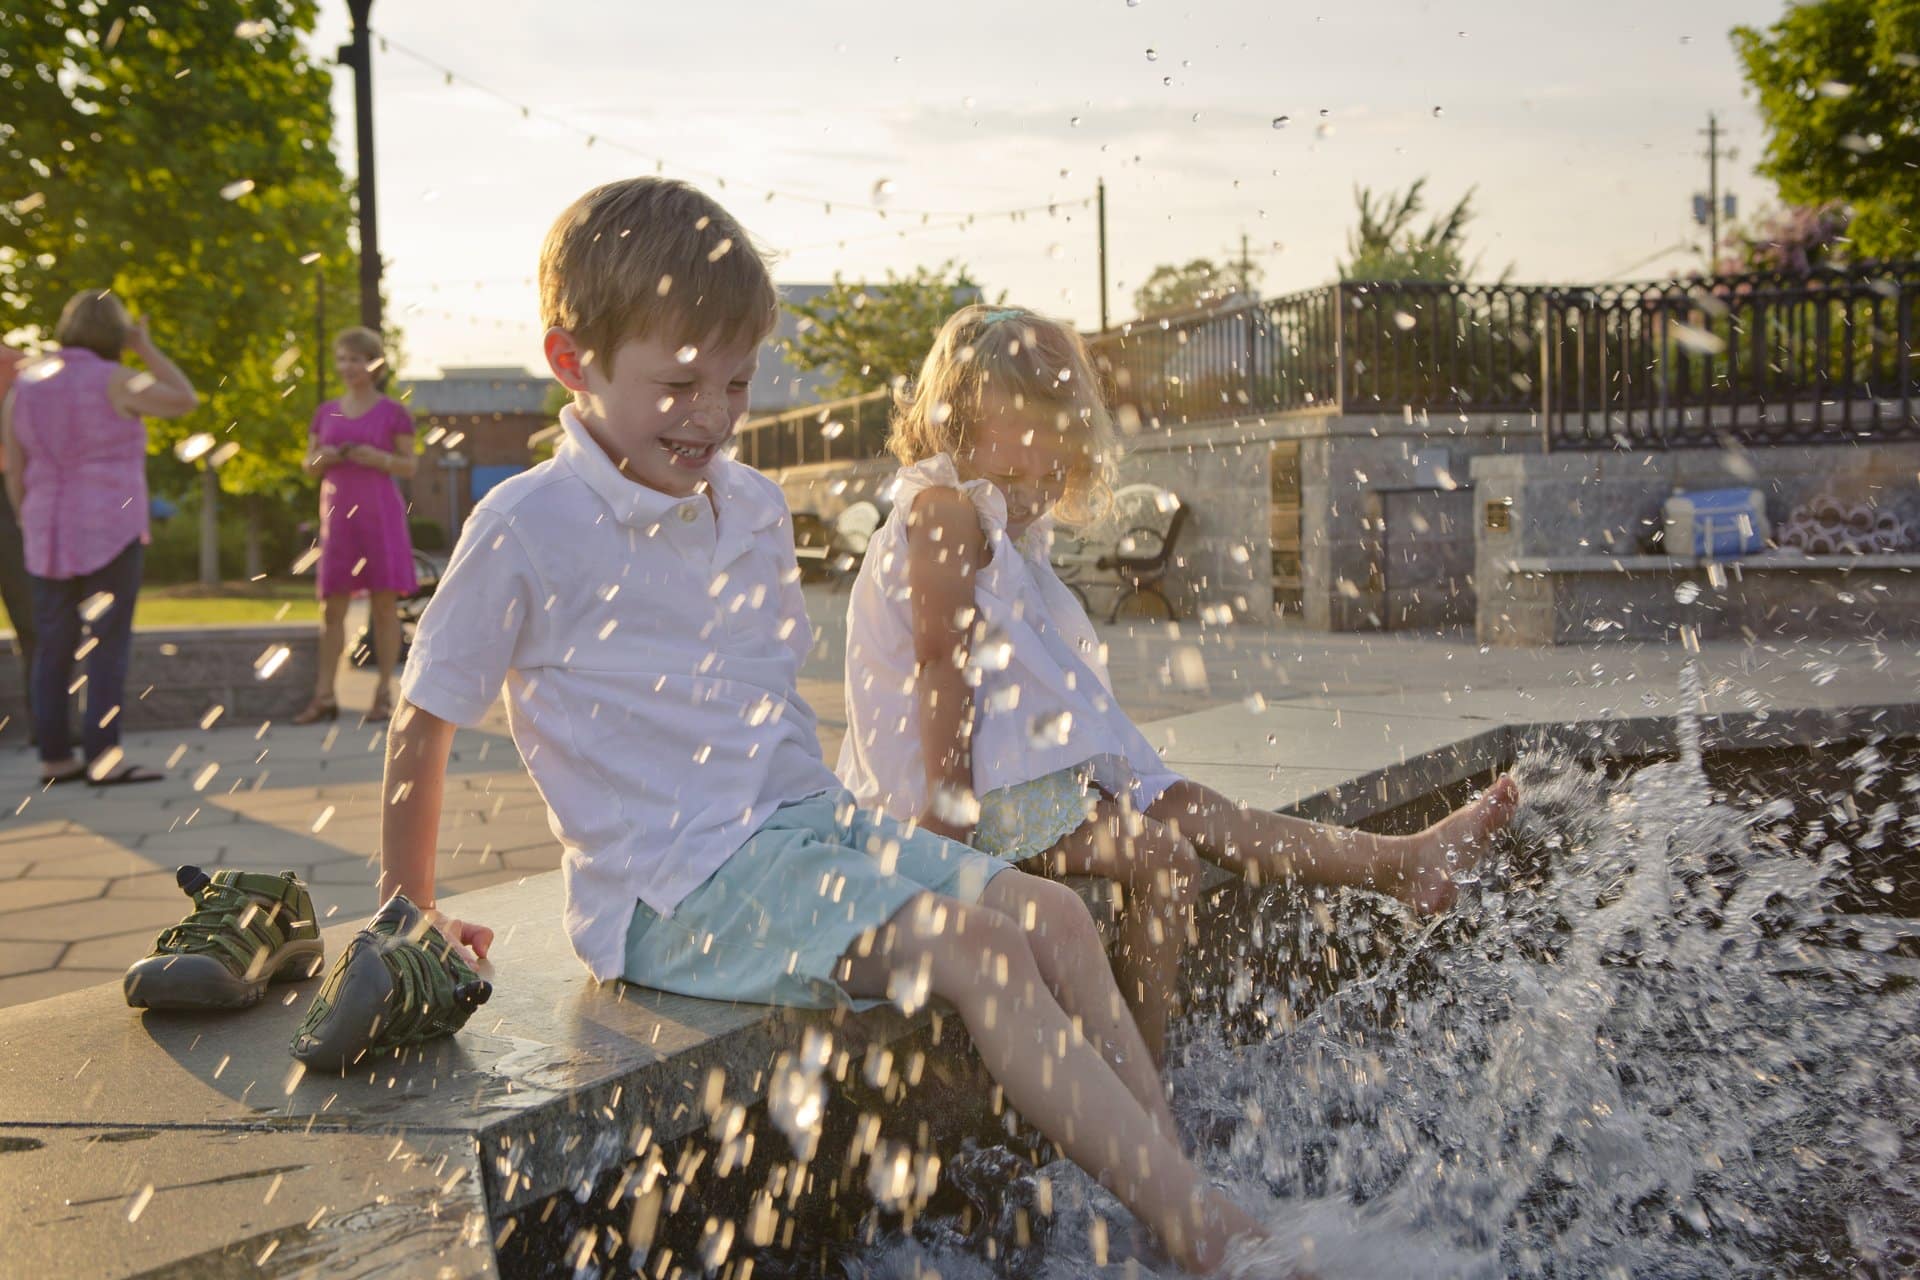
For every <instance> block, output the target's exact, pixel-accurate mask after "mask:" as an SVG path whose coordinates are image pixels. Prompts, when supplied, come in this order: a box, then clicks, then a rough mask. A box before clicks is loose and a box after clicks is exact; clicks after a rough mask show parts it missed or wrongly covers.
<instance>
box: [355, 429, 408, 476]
mask: <svg viewBox="0 0 1920 1280" xmlns="http://www.w3.org/2000/svg"><path fill="white" fill-rule="evenodd" d="M346 456H347V460H348V461H349V462H357V463H359V464H360V465H361V466H363V467H372V468H373V469H374V470H376V471H384V472H386V473H387V474H388V475H390V476H398V477H399V478H400V479H402V480H405V479H408V478H409V477H411V476H412V475H413V473H414V471H415V469H416V468H417V467H418V466H419V458H418V456H417V455H416V454H415V453H414V451H413V423H412V419H408V423H407V429H406V430H405V431H396V432H394V433H393V450H392V452H388V451H387V450H385V449H380V448H376V447H375V446H373V445H370V444H356V445H351V446H349V447H348V449H347V454H346Z"/></svg>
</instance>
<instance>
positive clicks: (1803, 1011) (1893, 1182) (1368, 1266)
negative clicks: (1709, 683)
mask: <svg viewBox="0 0 1920 1280" xmlns="http://www.w3.org/2000/svg"><path fill="white" fill-rule="evenodd" d="M1689 689H1691V691H1692V692H1691V693H1689V692H1688V690H1689ZM1683 694H1684V695H1686V702H1687V703H1688V704H1689V705H1692V704H1694V703H1695V702H1697V694H1698V682H1697V679H1695V680H1693V681H1692V682H1691V683H1690V684H1689V683H1687V682H1684V681H1683ZM1680 747H1681V753H1680V758H1679V759H1678V760H1676V761H1673V762H1669V763H1662V764H1655V765H1652V766H1649V767H1647V768H1643V769H1641V770H1639V771H1637V772H1636V773H1633V774H1632V775H1630V776H1628V777H1626V778H1625V779H1623V780H1621V781H1619V782H1613V781H1610V780H1609V779H1608V778H1606V777H1605V776H1604V775H1602V774H1600V773H1597V772H1594V771H1592V770H1589V769H1587V768H1585V767H1583V766H1580V765H1578V764H1576V763H1574V762H1572V761H1570V760H1567V759H1565V758H1561V757H1555V756H1549V755H1545V754H1537V755H1532V756H1529V757H1527V758H1526V759H1524V760H1523V761H1522V762H1521V763H1520V765H1519V766H1518V767H1517V768H1516V773H1517V774H1518V775H1519V777H1520V781H1521V784H1522V788H1523V795H1524V799H1523V804H1522V808H1521V811H1520V813H1519V815H1518V816H1517V818H1516V820H1515V824H1514V827H1513V830H1512V832H1511V834H1510V837H1509V838H1507V839H1505V840H1504V841H1503V844H1502V848H1501V849H1500V850H1499V851H1497V852H1496V854H1495V855H1494V856H1492V857H1491V858H1489V860H1488V862H1487V863H1486V864H1485V865H1483V866H1482V867H1481V868H1480V869H1479V873H1478V875H1477V876H1476V877H1474V878H1473V882H1472V883H1470V884H1468V885H1466V886H1464V887H1463V894H1462V901H1461V903H1460V905H1459V906H1458V908H1457V909H1456V910H1455V911H1454V912H1452V913H1451V914H1449V915H1446V916H1443V917H1440V918H1438V919H1436V920H1434V921H1432V922H1428V923H1423V924H1417V925H1416V924H1411V923H1410V922H1409V921H1408V920H1407V918H1406V917H1404V916H1399V915H1396V914H1393V913H1392V912H1391V909H1390V908H1388V907H1385V906H1383V905H1382V904H1381V903H1380V901H1379V900H1377V899H1374V898H1371V897H1369V896H1367V895H1360V894H1350V895H1342V896H1336V897H1332V898H1328V899H1326V900H1325V902H1324V904H1323V906H1322V909H1319V910H1315V911H1312V912H1301V913H1297V914H1293V915H1275V914H1271V913H1269V914H1267V915H1265V916H1264V917H1261V918H1260V920H1257V921H1256V923H1255V924H1254V926H1253V928H1252V929H1251V931H1250V934H1249V938H1250V941H1251V946H1250V947H1249V948H1248V952H1249V954H1248V955H1246V956H1243V957H1241V958H1240V960H1241V964H1242V969H1243V972H1242V973H1240V974H1239V975H1237V976H1236V977H1235V978H1234V979H1233V980H1231V981H1229V982H1227V983H1225V984H1223V991H1224V994H1225V996H1226V999H1225V1002H1224V1003H1225V1006H1226V1011H1225V1013H1224V1014H1222V1013H1219V1012H1216V1013H1215V1014H1214V1015H1210V1016H1209V1017H1208V1018H1206V1019H1205V1020H1203V1021H1201V1022H1199V1023H1198V1024H1197V1025H1196V1026H1195V1027H1194V1028H1193V1030H1192V1034H1191V1038H1190V1040H1189V1041H1188V1042H1187V1043H1186V1044H1185V1046H1184V1049H1183V1052H1182V1053H1181V1054H1180V1060H1179V1063H1178V1065H1177V1066H1176V1067H1175V1068H1174V1069H1173V1070H1172V1071H1171V1073H1170V1076H1171V1084H1172V1094H1173V1099H1174V1105H1175V1110H1176V1113H1177V1114H1178V1116H1179V1118H1180V1121H1181V1124H1182V1126H1183V1128H1184V1129H1186V1130H1187V1137H1188V1139H1189V1141H1190V1143H1191V1144H1192V1146H1193V1148H1194V1149H1195V1150H1196V1152H1197V1157H1198V1159H1199V1160H1200V1161H1201V1162H1202V1164H1203V1165H1205V1166H1206V1168H1207V1171H1208V1173H1209V1174H1210V1175H1211V1176H1212V1177H1213V1178H1214V1179H1215V1180H1216V1181H1218V1182H1220V1183H1221V1184H1223V1185H1225V1186H1227V1187H1228V1188H1230V1189H1231V1190H1232V1192H1233V1193H1234V1194H1235V1195H1236V1196H1237V1197H1238V1198H1239V1199H1240V1200H1241V1201H1242V1203H1244V1204H1247V1205H1249V1206H1250V1207H1253V1208H1254V1209H1255V1211H1256V1212H1257V1213H1259V1215H1260V1216H1261V1217H1262V1218H1263V1219H1264V1220H1265V1222H1266V1223H1267V1225H1268V1227H1269V1229H1270V1230H1271V1231H1272V1232H1273V1233H1274V1242H1273V1245H1272V1247H1271V1249H1270V1250H1267V1251H1263V1254H1262V1256H1260V1257H1247V1258H1243V1259H1241V1260H1240V1264H1241V1266H1242V1269H1243V1270H1242V1273H1243V1274H1247V1275H1266V1274H1281V1273H1284V1270H1285V1268H1286V1267H1287V1266H1289V1265H1300V1266H1303V1267H1309V1268H1311V1269H1312V1270H1313V1272H1314V1273H1315V1274H1318V1275H1324V1276H1342V1275H1460V1276H1525V1277H1534V1276H1553V1277H1587V1276H1591V1277H1612V1276H1627V1275H1634V1276H1641V1275H1648V1276H1651V1275H1658V1276H1665V1277H1708V1276H1714V1277H1721V1276H1763V1275H1765V1276H1772V1275H1783V1274H1785V1275H1827V1274H1856V1275H1863V1276H1893V1275H1905V1274H1912V1273H1913V1272H1914V1270H1915V1269H1916V1268H1917V1267H1920V1119H1917V1118H1920V986H1917V985H1916V981H1915V980H1916V979H1920V921H1915V920H1910V919H1905V918H1901V917H1894V916H1868V915H1849V914H1844V913H1841V912H1838V911H1836V910H1835V909H1834V903H1835V898H1836V895H1837V893H1838V892H1839V891H1840V888H1841V884H1842V882H1843V881H1844V880H1845V879H1846V877H1847V875H1848V873H1849V871H1850V868H1849V866H1848V855H1847V854H1846V852H1845V851H1844V850H1843V849H1842V848H1841V846H1840V845H1838V844H1828V845H1826V846H1825V848H1824V851H1821V849H1819V848H1815V849H1814V851H1813V852H1812V853H1811V854H1810V853H1808V852H1803V851H1797V850H1795V849H1792V848H1790V847H1788V846H1787V845H1786V844H1785V843H1784V842H1782V841H1781V840H1779V839H1778V838H1777V837H1775V836H1774V835H1772V834H1771V833H1770V831H1769V830H1768V829H1767V828H1766V825H1765V824H1766V822H1767V819H1768V818H1769V816H1772V817H1778V816H1779V815H1778V813H1777V812H1775V813H1773V814H1771V815H1770V814H1769V813H1768V812H1767V811H1766V810H1764V809H1763V810H1759V811H1748V810H1746V809H1743V808H1740V807H1737V806H1735V805H1733V804H1729V803H1726V802H1723V801H1720V800H1718V799H1716V797H1715V795H1714V792H1713V789H1712V788H1711V787H1710V785H1709V782H1708V779H1707V775H1706V773H1705V772H1704V770H1703V768H1702V760H1701V753H1700V734H1699V727H1698V724H1697V723H1696V722H1694V721H1693V720H1692V718H1691V716H1690V715H1689V716H1686V717H1684V718H1683V723H1682V728H1681V733H1680ZM1865 754H1866V753H1861V754H1860V755H1856V756H1855V757H1854V758H1853V759H1854V761H1855V762H1858V761H1859V760H1861V759H1862V758H1864V756H1865ZM1873 755H1874V758H1875V759H1876V760H1879V759H1881V757H1880V756H1879V753H1873ZM1910 789H1912V788H1911V785H1910ZM1771 807H1772V806H1769V808H1771ZM1876 822H1878V819H1876ZM1878 825H1879V826H1885V825H1886V823H1884V822H1878ZM1876 829H1878V828H1877V827H1876ZM1819 838H1820V839H1824V838H1825V837H1819ZM1329 947H1331V948H1333V949H1334V950H1335V951H1336V952H1337V953H1338V954H1339V955H1340V957H1341V961H1340V964H1339V965H1338V966H1337V967H1338V968H1339V970H1340V973H1341V975H1342V976H1344V978H1345V981H1344V984H1343V985H1341V986H1340V987H1339V989H1338V990H1337V991H1336V992H1335V994H1333V995H1332V996H1331V997H1329V998H1327V999H1325V1000H1323V1001H1322V1002H1321V1003H1320V1004H1319V1005H1318V1007H1317V1008H1314V1009H1313V1011H1312V1012H1311V1013H1310V1014H1308V1015H1306V1016H1305V1017H1298V1016H1297V1015H1296V1013H1295V1008H1296V1007H1297V1004H1298V1003H1299V1002H1300V1000H1301V998H1302V992H1303V990H1304V987H1305V983H1304V982H1296V983H1292V984H1291V985H1289V984H1288V983H1282V984H1280V985H1281V987H1282V988H1284V989H1280V990H1273V991H1266V992H1260V991H1257V990H1256V988H1255V984H1254V983H1253V982H1251V981H1249V980H1246V975H1245V972H1244V970H1245V968H1246V967H1247V966H1248V965H1249V964H1251V963H1252V962H1254V961H1257V960H1260V959H1265V960H1266V961H1268V962H1269V963H1272V962H1274V961H1276V960H1278V961H1286V960H1288V959H1290V958H1292V957H1312V956H1317V955H1322V954H1325V953H1326V951H1327V949H1328V948H1329ZM1256 952H1257V953H1260V954H1258V955H1255V954H1254V953H1256ZM1356 957H1358V958H1359V959H1360V960H1361V961H1363V962H1364V963H1358V964H1356V963H1353V960H1354V958H1356ZM1356 969H1368V970H1370V971H1369V972H1365V973H1362V974H1356ZM1290 997H1291V998H1292V1000H1293V1001H1294V1003H1292V1004H1290V1003H1289V998H1290ZM1249 1028H1253V1029H1255V1034H1253V1035H1252V1036H1251V1039H1250V1040H1249V1037H1248V1036H1247V1035H1246V1034H1245V1033H1246V1031H1247V1030H1248V1029H1249ZM994 1154H996V1153H980V1152H974V1153H969V1154H966V1155H963V1156H962V1157H960V1158H958V1159H956V1161H955V1162H954V1164H953V1166H952V1169H951V1171H950V1172H951V1176H954V1177H956V1178H964V1175H965V1172H966V1170H967V1169H968V1168H969V1167H970V1162H978V1161H979V1160H980V1159H981V1158H983V1156H989V1155H994ZM997 1155H998V1157H1000V1158H1003V1159H1004V1160H1005V1161H1008V1162H1011V1163H1012V1164H1013V1165H1015V1166H1018V1169H1017V1170H1000V1171H998V1172H997V1173H996V1175H995V1177H994V1178H992V1179H991V1181H992V1183H993V1187H992V1189H991V1191H990V1193H985V1194H982V1195H973V1194H971V1193H969V1199H970V1200H972V1201H973V1202H974V1203H975V1205H976V1208H977V1210H978V1212H977V1213H975V1214H972V1215H968V1220H969V1221H972V1222H974V1223H975V1226H974V1229H973V1231H972V1232H971V1233H970V1234H968V1235H966V1236H964V1237H963V1234H962V1233H961V1232H959V1230H958V1228H957V1226H956V1224H955V1223H954V1222H953V1221H952V1220H950V1219H949V1220H930V1219H928V1218H925V1217H923V1218H922V1219H920V1220H919V1221H918V1222H917V1223H916V1225H915V1227H914V1234H913V1238H912V1239H902V1238H900V1237H898V1236H896V1237H894V1238H893V1239H892V1240H891V1241H890V1242H886V1243H882V1244H880V1245H877V1246H874V1247H871V1248H868V1249H866V1250H864V1251H862V1252H859V1253H858V1254H856V1255H855V1256H853V1257H852V1258H850V1259H848V1260H845V1262H844V1265H845V1266H846V1269H847V1273H848V1274H849V1275H859V1276H876V1277H877V1276H892V1275H901V1276H905V1275H915V1274H925V1273H926V1271H927V1270H928V1269H929V1268H931V1269H933V1270H937V1271H938V1272H939V1273H940V1274H942V1275H947V1276H973V1275H982V1276H985V1275H1021V1276H1040V1277H1067V1276H1078V1275H1084V1274H1088V1273H1089V1272H1091V1271H1092V1270H1093V1268H1094V1267H1096V1266H1100V1265H1109V1264H1113V1263H1116V1262H1121V1261H1128V1260H1130V1261H1131V1262H1132V1264H1133V1265H1134V1266H1135V1274H1139V1275H1169V1276H1170V1275H1174V1274H1177V1272H1176V1271H1175V1269H1174V1268H1172V1267H1171V1266H1170V1265H1169V1264H1167V1263H1166V1262H1165V1261H1164V1260H1163V1258H1162V1257H1161V1256H1160V1255H1159V1254H1157V1253H1155V1252H1154V1251H1153V1250H1152V1249H1151V1248H1150V1246H1149V1245H1148V1244H1147V1243H1146V1242H1145V1241H1144V1240H1142V1239H1139V1238H1138V1236H1139V1233H1138V1229H1137V1228H1136V1227H1135V1226H1134V1225H1133V1224H1132V1219H1131V1218H1130V1217H1129V1216H1128V1215H1127V1214H1126V1212H1125V1211H1124V1210H1123V1209H1121V1207H1120V1206H1119V1205H1118V1204H1117V1203H1116V1202H1115V1201H1114V1200H1113V1199H1112V1197H1111V1196H1109V1195H1108V1194H1107V1193H1106V1192H1105V1191H1103V1190H1101V1189H1100V1188H1099V1187H1098V1186H1096V1185H1094V1184H1092V1183H1091V1182H1090V1181H1089V1180H1088V1179H1087V1178H1086V1177H1085V1175H1083V1174H1081V1173H1080V1172H1079V1171H1078V1170H1077V1169H1075V1168H1074V1167H1073V1166H1071V1165H1067V1164H1065V1163H1056V1164H1053V1165H1049V1166H1046V1167H1045V1168H1043V1169H1040V1170H1033V1169H1031V1168H1030V1167H1029V1166H1026V1165H1025V1164H1024V1162H1022V1161H1019V1160H1018V1159H1017V1158H1016V1157H1013V1156H1010V1155H1008V1154H1007V1153H1005V1152H999V1153H997ZM1043 1183H1044V1184H1046V1186H1047V1187H1048V1194H1047V1195H1045V1196H1041V1195H1040V1194H1039V1193H1038V1192H1037V1190H1036V1188H1037V1186H1039V1185H1040V1184H1043ZM961 1190H962V1191H966V1187H965V1185H964V1184H963V1185H962V1187H961ZM1042 1200H1049V1201H1051V1203H1050V1205H1044V1206H1040V1207H1043V1208H1045V1209H1046V1210H1047V1212H1046V1214H1045V1215H1044V1217H1043V1218H1042V1219H1041V1221H1043V1222H1044V1224H1045V1225H1044V1227H1038V1226H1037V1227H1036V1234H1035V1239H1034V1243H1033V1247H1026V1248H1012V1247H1009V1246H1010V1243H1011V1242H1012V1241H1013V1238H1014V1237H1013V1235H1012V1234H1011V1233H1010V1228H1007V1227H1006V1224H1007V1222H1009V1221H1011V1220H1012V1219H1013V1217H1015V1216H1017V1215H1018V1214H1019V1213H1031V1212H1032V1211H1033V1210H1034V1208H1035V1207H1036V1205H1037V1204H1038V1202H1040V1201H1042ZM996 1222H998V1224H999V1225H998V1226H995V1225H994V1224H995V1223H996ZM1003 1228H1005V1229H1004V1230H1003ZM985 1231H1000V1232H1001V1234H1000V1235H999V1236H998V1239H1000V1240H1001V1241H1004V1242H1007V1243H1003V1244H1002V1245H1001V1246H1000V1247H999V1248H998V1249H983V1248H982V1246H981V1243H980V1241H981V1238H982V1232H985ZM985 1259H993V1261H992V1263H991V1264H989V1263H988V1262H986V1261H985Z"/></svg>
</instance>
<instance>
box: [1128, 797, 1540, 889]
mask: <svg viewBox="0 0 1920 1280" xmlns="http://www.w3.org/2000/svg"><path fill="white" fill-rule="evenodd" d="M1519 800H1520V788H1519V786H1518V785H1517V784H1516V783H1515V782H1514V780H1513V778H1512V777H1511V776H1502V777H1501V778H1500V780H1499V781H1497V782H1495V783H1494V784H1493V786H1491V787H1489V788H1488V789H1487V790H1486V791H1485V792H1484V793H1483V794H1482V795H1480V796H1479V797H1478V798H1477V799H1475V800H1474V801H1473V803H1471V804H1468V805H1464V806H1462V807H1461V808H1459V809H1456V810H1455V811H1454V812H1453V813H1451V814H1449V815H1447V816H1446V817H1445V818H1442V819H1441V820H1440V821H1439V822H1436V823H1434V824H1433V825H1432V826H1431V827H1428V828H1427V829H1426V830H1425V831H1422V832H1420V833H1418V834H1417V835H1411V836H1378V835H1372V834H1370V833H1368V832H1365V831H1356V830H1353V829H1352V828H1350V827H1334V826H1326V825H1323V824H1321V823H1318V822H1308V821H1307V820H1305V819H1304V818H1291V817H1287V816H1286V815H1284V814H1278V813H1273V812H1270V811H1268V810H1264V809H1256V808H1253V807H1251V806H1249V805H1244V804H1240V803H1237V802H1236V801H1233V800H1229V799H1228V798H1227V797H1225V796H1223V795H1221V794H1220V793H1219V792H1217V791H1214V790H1212V789H1210V788H1208V787H1203V786H1201V785H1200V784H1199V783H1197V782H1190V781H1185V780H1183V781H1180V782H1177V783H1175V784H1174V785H1173V786H1171V787H1169V788H1167V790H1166V791H1165V792H1164V793H1162V794H1161V796H1160V798H1159V799H1157V800H1155V801H1154V802H1153V803H1152V804H1151V805H1148V806H1147V816H1148V817H1150V818H1153V819H1155V820H1157V821H1160V822H1163V823H1165V824H1166V825H1167V826H1168V827H1170V828H1171V829H1173V830H1174V831H1176V832H1178V833H1179V834H1180V835H1182V836H1184V837H1186V838H1187V839H1188V840H1190V841H1192V842H1193V844H1194V846H1195V847H1196V848H1198V849H1199V850H1200V852H1201V853H1202V854H1203V855H1204V856H1205V857H1207V858H1208V859H1210V860H1211V861H1214V862H1218V863H1219V864H1220V865H1221V866H1224V867H1228V868H1230V869H1232V870H1234V871H1237V872H1239V873H1240V874H1241V875H1243V876H1245V877H1246V878H1247V879H1249V880H1252V881H1255V882H1256V883H1262V884H1273V883H1278V882H1280V881H1284V880H1287V879H1291V878H1294V877H1299V878H1301V879H1305V880H1308V881H1310V882H1313V883H1315V884H1329V885H1354V886H1360V887H1365V888H1371V889H1377V890H1379V891H1380V892H1382V893H1390V894H1392V895H1393V896H1395V897H1397V898H1399V899H1401V900H1402V901H1404V902H1406V903H1407V904H1408V905H1409V906H1412V907H1413V908H1414V909H1415V910H1418V911H1422V912H1430V911H1440V910H1444V909H1445V908H1447V907H1449V906H1451V905H1452V904H1453V900H1454V896H1455V892H1456V891H1455V889H1454V885H1453V881H1452V879H1451V878H1450V877H1449V874H1448V873H1449V870H1450V869H1452V868H1456V867H1463V866H1471V865H1473V863H1475V862H1476V861H1478V860H1479V858H1480V856H1481V855H1482V854H1483V853H1485V852H1486V849H1487V841H1488V838H1489V837H1491V836H1492V835H1493V833H1494V832H1496V831H1498V830H1499V829H1500V828H1502V827H1504V826H1506V825H1507V823H1508V822H1510V821H1512V819H1513V811H1514V808H1515V806H1516V805H1518V803H1519Z"/></svg>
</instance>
